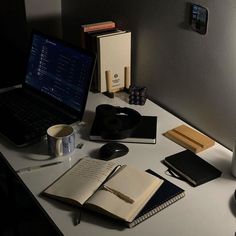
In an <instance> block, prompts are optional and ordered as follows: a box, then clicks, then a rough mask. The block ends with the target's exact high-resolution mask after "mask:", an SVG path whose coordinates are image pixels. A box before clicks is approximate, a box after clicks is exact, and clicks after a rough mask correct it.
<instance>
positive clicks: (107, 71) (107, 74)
mask: <svg viewBox="0 0 236 236" xmlns="http://www.w3.org/2000/svg"><path fill="white" fill-rule="evenodd" d="M105 73H106V83H107V91H108V92H109V93H111V92H112V80H111V71H110V70H106V72H105Z"/></svg>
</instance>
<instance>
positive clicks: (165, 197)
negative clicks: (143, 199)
mask: <svg viewBox="0 0 236 236" xmlns="http://www.w3.org/2000/svg"><path fill="white" fill-rule="evenodd" d="M146 171H147V172H148V173H150V174H152V175H155V176H157V177H159V178H160V179H163V180H164V182H163V184H162V185H161V187H160V188H159V189H158V190H157V191H156V193H155V194H154V195H153V196H152V198H151V199H150V200H149V201H148V203H147V204H146V205H145V207H144V208H143V209H142V210H141V211H140V213H139V214H138V215H137V217H136V218H135V219H134V220H133V221H132V222H131V223H128V227H130V228H131V227H134V226H135V225H137V224H139V223H141V222H142V221H144V220H146V219H148V218H149V217H151V216H153V215H154V214H156V213H158V212H159V211H161V210H163V209H164V208H166V207H168V206H169V205H171V204H173V203H174V202H176V201H178V200H179V199H181V198H182V197H184V196H185V193H184V190H183V189H182V188H180V187H178V186H177V185H175V184H173V183H172V182H170V181H168V180H166V179H165V178H163V177H162V176H160V175H158V174H157V173H155V172H154V171H152V170H150V169H148V170H146Z"/></svg>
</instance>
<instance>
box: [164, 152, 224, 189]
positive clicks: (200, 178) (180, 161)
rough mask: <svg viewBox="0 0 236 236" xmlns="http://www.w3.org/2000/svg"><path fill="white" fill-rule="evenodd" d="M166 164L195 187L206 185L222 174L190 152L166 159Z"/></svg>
mask: <svg viewBox="0 0 236 236" xmlns="http://www.w3.org/2000/svg"><path fill="white" fill-rule="evenodd" d="M164 164H165V165H167V166H168V167H169V168H170V169H171V170H172V171H174V172H175V173H176V174H177V175H179V176H180V177H182V178H184V179H185V180H186V181H188V182H189V183H190V184H191V185H193V186H198V185H200V184H204V183H206V182H208V181H211V180H213V179H216V178H218V177H220V176H221V174H222V172H221V171H220V170H218V169H217V168H216V167H214V166H213V165H211V164H210V163H208V162H207V161H205V160H203V159H202V158H201V157H199V156H197V155H196V154H195V153H193V152H191V151H189V150H185V151H182V152H179V153H177V154H174V155H171V156H168V157H166V158H165V159H164Z"/></svg>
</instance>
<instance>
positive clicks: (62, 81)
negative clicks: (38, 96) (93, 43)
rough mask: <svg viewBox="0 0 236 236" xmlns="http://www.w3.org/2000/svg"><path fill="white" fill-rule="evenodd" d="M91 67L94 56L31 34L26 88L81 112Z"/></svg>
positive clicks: (41, 35) (87, 88) (88, 84)
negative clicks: (31, 88) (28, 87)
mask: <svg viewBox="0 0 236 236" xmlns="http://www.w3.org/2000/svg"><path fill="white" fill-rule="evenodd" d="M94 63H95V55H94V54H91V53H89V52H87V51H85V50H82V49H78V48H74V47H72V46H71V45H70V46H69V45H68V44H66V43H64V42H63V41H61V40H57V39H54V38H51V37H48V36H45V35H43V34H41V33H35V32H34V33H33V35H32V44H31V49H30V55H29V61H28V67H27V72H26V80H25V84H26V85H30V86H31V87H33V88H34V89H36V90H38V91H41V92H42V93H44V94H46V95H48V96H50V97H53V98H54V99H56V100H57V101H59V102H61V103H63V104H65V105H66V106H69V107H70V108H72V109H73V110H76V111H78V112H83V111H84V108H85V104H86V100H87V95H88V91H89V86H90V82H91V78H92V75H93V69H94Z"/></svg>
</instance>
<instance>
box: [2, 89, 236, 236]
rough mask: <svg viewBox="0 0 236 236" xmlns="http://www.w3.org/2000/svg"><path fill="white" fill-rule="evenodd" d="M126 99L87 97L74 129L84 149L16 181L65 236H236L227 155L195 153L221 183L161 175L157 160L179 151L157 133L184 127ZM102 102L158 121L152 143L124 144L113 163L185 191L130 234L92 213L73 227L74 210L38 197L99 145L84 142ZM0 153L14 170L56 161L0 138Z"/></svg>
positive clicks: (233, 182)
mask: <svg viewBox="0 0 236 236" xmlns="http://www.w3.org/2000/svg"><path fill="white" fill-rule="evenodd" d="M126 99H127V98H126V96H125V94H123V93H120V94H116V97H115V98H114V99H110V98H108V97H106V96H104V95H102V94H94V93H90V94H89V97H88V103H87V107H86V112H85V116H84V122H85V124H84V125H82V126H79V127H78V126H76V129H77V131H78V142H83V143H84V146H83V148H82V149H77V150H76V151H75V152H74V153H73V154H72V155H69V156H64V157H60V158H57V159H58V160H61V161H63V163H62V164H59V165H57V166H50V167H46V168H43V169H40V170H35V171H32V172H27V173H22V174H20V177H21V178H22V179H23V181H24V182H25V184H26V185H27V186H28V188H29V189H30V190H31V191H32V193H33V194H34V195H35V196H36V198H37V199H38V201H39V202H40V204H41V205H42V206H43V207H44V209H45V210H46V211H47V213H48V214H49V215H50V216H51V218H52V219H53V220H54V222H55V223H56V224H57V225H58V227H59V228H60V230H61V231H62V233H63V234H64V235H66V236H73V235H89V236H92V235H96V236H99V235H101V236H110V235H112V236H115V235H135V236H138V235H140V236H141V235H142V236H143V235H158V236H170V235H179V236H200V235H202V236H233V235H235V232H236V221H235V219H236V218H235V217H236V202H235V201H234V199H233V193H234V191H235V189H236V179H235V178H233V177H232V176H231V173H230V164H231V159H232V152H231V151H229V150H228V149H226V148H224V147H223V146H221V145H219V144H218V143H216V144H215V146H214V147H212V148H210V149H208V150H206V151H203V152H200V153H199V154H198V155H199V156H200V157H202V158H204V159H205V160H207V161H208V162H209V163H211V164H213V165H214V166H215V167H217V168H219V169H220V170H221V171H222V172H223V174H222V176H221V177H220V178H218V179H215V180H213V181H211V182H208V183H206V184H203V185H200V186H198V187H196V188H194V187H191V186H190V185H188V184H187V183H185V182H183V181H180V180H177V179H174V178H172V177H169V176H167V175H165V170H166V167H165V166H164V165H163V164H162V163H161V162H160V161H161V160H162V159H164V158H165V157H166V156H168V155H171V154H174V153H177V152H179V151H182V150H184V148H182V147H181V146H179V145H177V144H175V143H174V142H172V141H170V140H169V139H167V138H166V137H164V136H163V135H162V134H163V133H164V132H166V131H167V130H169V129H172V128H174V127H176V126H178V125H180V124H183V123H184V122H183V121H181V120H180V119H178V118H176V117H175V116H173V115H172V114H170V113H168V112H166V111H165V110H164V109H162V108H160V107H159V106H157V105H156V104H154V103H152V102H151V101H149V100H147V102H146V104H145V105H144V106H135V105H129V104H128V103H127V102H126ZM101 103H108V104H112V105H117V106H122V107H124V106H127V107H131V108H134V109H137V110H138V111H139V112H140V113H141V114H142V115H155V116H157V117H158V129H157V143H156V144H134V143H129V144H128V143H127V144H126V145H127V146H128V147H129V150H130V151H129V153H128V154H127V155H126V156H123V157H120V158H118V159H116V160H117V162H119V163H123V164H129V165H132V166H134V167H136V168H139V169H141V170H145V169H148V168H151V169H153V170H154V171H156V172H157V173H159V174H160V175H163V176H164V177H165V178H167V179H168V180H170V181H172V182H173V183H175V184H177V185H179V186H180V187H182V188H183V189H185V193H186V196H185V197H184V198H183V199H181V200H179V201H178V202H176V203H174V204H173V205H171V206H169V207H167V208H166V209H164V210H163V211H161V212H159V213H157V214H156V215H154V216H152V217H151V218H149V219H148V220H146V221H144V222H142V223H141V224H139V225H137V226H136V227H134V228H131V229H128V228H123V227H121V226H118V225H116V224H115V223H111V222H107V221H106V220H105V219H103V218H101V217H99V216H98V215H97V214H96V213H95V214H91V213H88V212H83V214H82V219H81V223H80V224H79V225H77V226H74V224H73V216H74V213H75V212H76V208H73V207H71V206H67V205H65V204H62V203H55V201H50V200H49V199H43V198H42V197H40V196H39V193H40V192H41V191H42V190H43V189H45V188H46V187H47V186H48V185H49V184H51V183H52V182H53V181H54V180H55V179H56V178H57V177H59V176H60V175H61V174H62V173H64V172H65V171H66V170H67V169H68V168H69V167H71V166H72V165H73V164H74V163H75V162H76V161H77V160H78V159H79V158H81V157H84V156H91V155H93V154H94V153H96V151H97V150H98V148H100V147H101V146H102V145H103V144H104V143H99V142H91V141H89V140H88V134H89V130H90V127H91V123H92V121H93V118H94V114H95V113H94V111H95V108H96V106H97V105H98V104H101ZM16 132H17V130H16ZM0 150H1V152H2V153H3V154H4V156H5V157H6V158H7V160H8V161H9V163H10V164H11V165H12V167H13V168H14V169H15V170H17V169H20V168H23V167H28V166H35V165H40V164H44V163H48V162H54V161H55V158H54V159H52V158H50V156H49V155H48V154H47V144H46V141H43V142H41V143H38V144H34V145H32V146H30V147H27V148H21V149H19V148H15V147H14V146H12V145H10V144H9V143H7V142H6V141H5V140H3V139H0Z"/></svg>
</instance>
